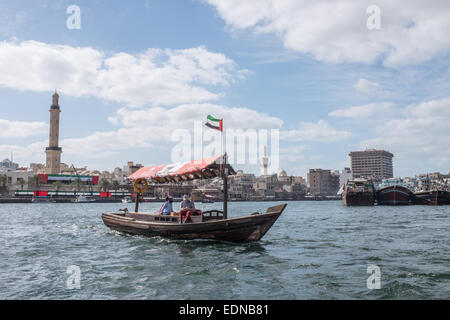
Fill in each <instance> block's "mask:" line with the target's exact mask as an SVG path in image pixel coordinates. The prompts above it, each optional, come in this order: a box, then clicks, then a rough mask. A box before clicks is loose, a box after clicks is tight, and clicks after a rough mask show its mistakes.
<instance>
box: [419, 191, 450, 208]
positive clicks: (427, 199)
mask: <svg viewBox="0 0 450 320" xmlns="http://www.w3.org/2000/svg"><path fill="white" fill-rule="evenodd" d="M414 195H415V204H426V205H432V206H440V205H446V204H450V193H449V192H448V191H447V190H439V189H432V190H421V191H417V192H415V193H414Z"/></svg>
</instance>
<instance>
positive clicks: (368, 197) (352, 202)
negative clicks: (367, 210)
mask: <svg viewBox="0 0 450 320" xmlns="http://www.w3.org/2000/svg"><path fill="white" fill-rule="evenodd" d="M342 201H343V202H344V205H346V206H373V205H374V203H375V196H374V194H373V192H358V193H346V194H344V195H342Z"/></svg>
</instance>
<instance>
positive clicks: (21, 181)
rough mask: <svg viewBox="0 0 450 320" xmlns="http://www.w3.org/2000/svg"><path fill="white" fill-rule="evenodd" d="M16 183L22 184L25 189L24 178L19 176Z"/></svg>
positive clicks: (21, 186)
mask: <svg viewBox="0 0 450 320" xmlns="http://www.w3.org/2000/svg"><path fill="white" fill-rule="evenodd" d="M16 184H18V185H20V188H21V190H22V191H23V185H24V184H25V179H24V178H17V182H16Z"/></svg>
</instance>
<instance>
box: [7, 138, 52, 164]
mask: <svg viewBox="0 0 450 320" xmlns="http://www.w3.org/2000/svg"><path fill="white" fill-rule="evenodd" d="M46 146H48V140H45V141H38V142H34V143H31V144H29V145H27V146H16V145H8V144H0V154H5V155H9V154H10V153H11V152H13V153H14V162H19V163H20V164H25V163H32V162H42V159H44V158H45V153H44V152H45V147H46Z"/></svg>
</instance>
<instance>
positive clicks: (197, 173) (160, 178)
mask: <svg viewBox="0 0 450 320" xmlns="http://www.w3.org/2000/svg"><path fill="white" fill-rule="evenodd" d="M221 161H222V156H215V157H211V158H205V159H201V160H192V161H188V162H182V163H172V164H167V165H159V166H150V167H143V168H141V169H139V170H138V171H136V172H135V173H133V174H132V175H131V176H129V177H128V179H129V180H136V179H140V178H144V179H147V180H151V181H152V182H155V183H170V182H182V181H189V180H195V179H211V178H215V177H218V176H220V168H221V166H220V164H221ZM226 166H227V168H228V172H229V174H231V175H232V174H235V171H234V169H233V168H232V167H231V166H230V165H229V164H227V165H226ZM222 168H223V166H222Z"/></svg>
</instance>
